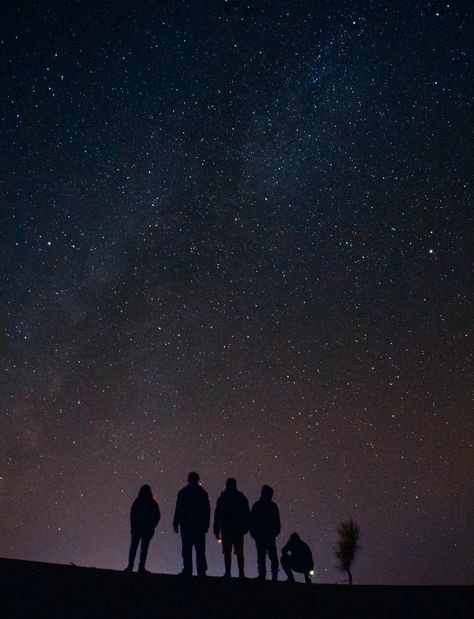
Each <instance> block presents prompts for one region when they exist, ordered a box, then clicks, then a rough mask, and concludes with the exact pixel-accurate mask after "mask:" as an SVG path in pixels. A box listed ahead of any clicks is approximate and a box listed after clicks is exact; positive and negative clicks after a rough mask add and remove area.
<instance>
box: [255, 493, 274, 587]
mask: <svg viewBox="0 0 474 619" xmlns="http://www.w3.org/2000/svg"><path fill="white" fill-rule="evenodd" d="M272 497H273V489H272V488H270V486H267V485H265V486H263V487H262V493H261V496H260V499H259V500H258V501H257V502H256V503H254V505H253V506H252V510H251V512H250V535H251V536H252V537H253V538H254V540H255V544H256V546H257V565H258V577H259V578H260V579H261V580H265V578H266V575H267V568H266V556H267V553H268V558H269V559H270V564H271V570H272V580H277V579H278V556H277V550H276V538H277V536H278V534H279V533H280V528H281V525H280V512H279V510H278V505H277V504H276V503H274V502H273V501H272Z"/></svg>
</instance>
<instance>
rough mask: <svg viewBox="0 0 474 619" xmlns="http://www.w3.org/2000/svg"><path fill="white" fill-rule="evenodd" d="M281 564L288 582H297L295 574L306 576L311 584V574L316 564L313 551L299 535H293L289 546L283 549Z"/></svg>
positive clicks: (288, 543) (306, 579)
mask: <svg viewBox="0 0 474 619" xmlns="http://www.w3.org/2000/svg"><path fill="white" fill-rule="evenodd" d="M281 552H282V555H281V559H280V563H281V566H282V568H283V569H284V570H285V574H286V575H287V578H288V582H295V577H294V576H293V572H298V573H300V574H304V579H305V582H307V583H310V582H311V575H312V574H311V572H312V571H313V567H314V562H313V555H312V553H311V549H310V547H309V546H308V544H305V543H304V542H303V541H302V540H301V538H300V536H299V535H298V533H292V534H291V535H290V539H289V540H288V542H287V544H286V545H285V546H283V548H282V549H281Z"/></svg>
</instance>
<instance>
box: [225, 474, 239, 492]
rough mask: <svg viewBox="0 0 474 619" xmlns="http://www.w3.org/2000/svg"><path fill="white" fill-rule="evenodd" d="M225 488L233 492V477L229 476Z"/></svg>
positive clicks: (234, 486) (234, 487)
mask: <svg viewBox="0 0 474 619" xmlns="http://www.w3.org/2000/svg"><path fill="white" fill-rule="evenodd" d="M225 487H226V490H230V491H231V492H233V491H234V490H237V481H236V480H235V479H234V478H233V477H229V479H228V480H227V481H226V482H225Z"/></svg>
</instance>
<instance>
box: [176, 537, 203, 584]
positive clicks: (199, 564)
mask: <svg viewBox="0 0 474 619" xmlns="http://www.w3.org/2000/svg"><path fill="white" fill-rule="evenodd" d="M181 545H182V546H181V556H182V557H183V574H184V575H186V576H191V574H192V573H193V546H194V548H195V549H196V570H197V573H198V576H205V574H206V570H207V563H206V534H205V533H204V532H200V531H199V532H196V531H186V530H185V531H183V530H182V529H181Z"/></svg>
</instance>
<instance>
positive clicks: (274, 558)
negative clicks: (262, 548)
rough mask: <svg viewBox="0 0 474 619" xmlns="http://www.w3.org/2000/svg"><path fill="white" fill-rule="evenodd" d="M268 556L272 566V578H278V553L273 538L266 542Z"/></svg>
mask: <svg viewBox="0 0 474 619" xmlns="http://www.w3.org/2000/svg"><path fill="white" fill-rule="evenodd" d="M268 558H269V559H270V563H271V567H272V580H278V555H277V549H276V541H275V540H274V539H272V540H270V541H269V542H268Z"/></svg>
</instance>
